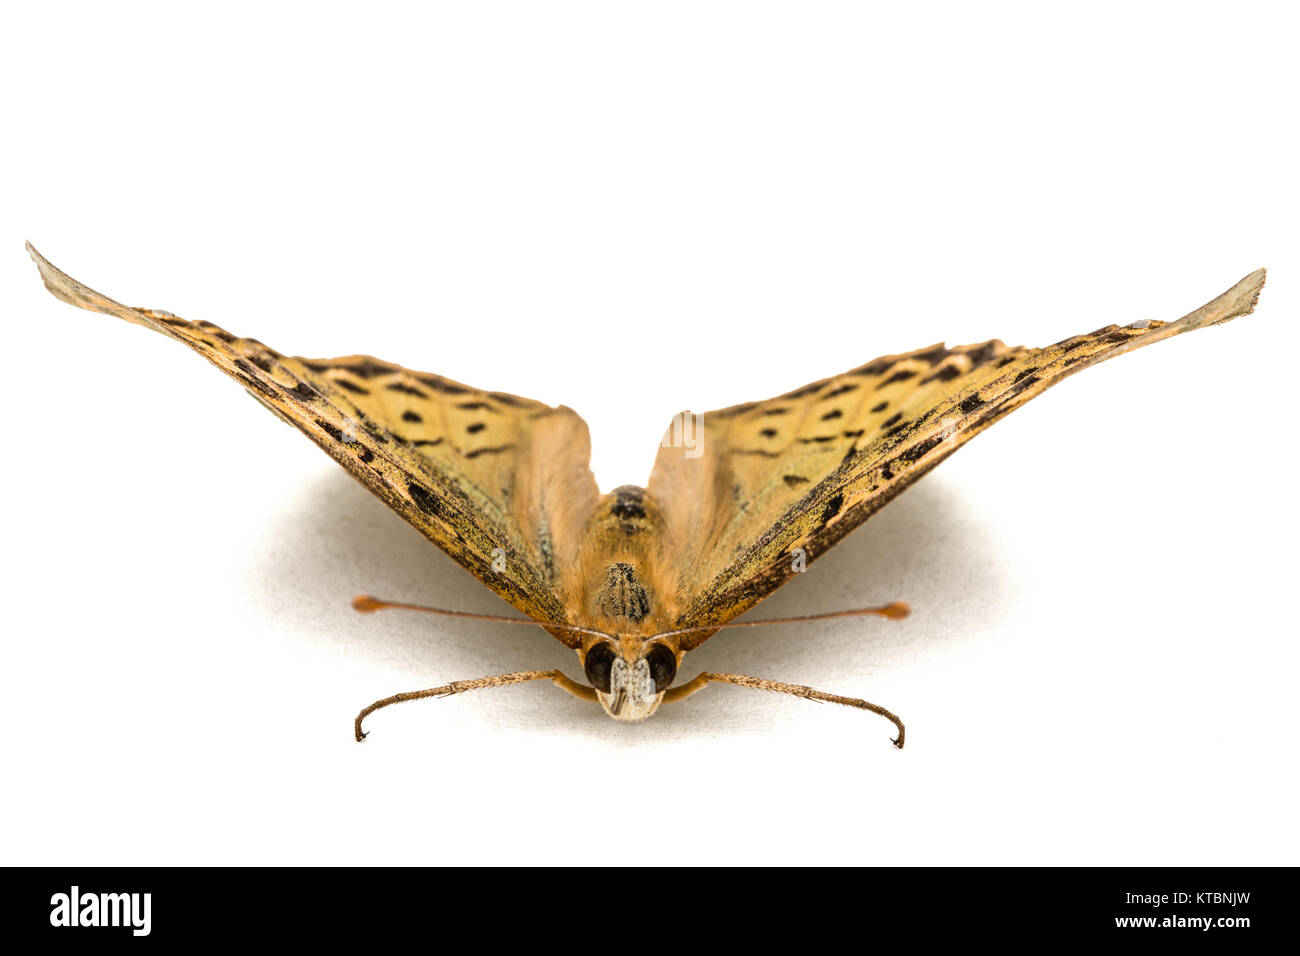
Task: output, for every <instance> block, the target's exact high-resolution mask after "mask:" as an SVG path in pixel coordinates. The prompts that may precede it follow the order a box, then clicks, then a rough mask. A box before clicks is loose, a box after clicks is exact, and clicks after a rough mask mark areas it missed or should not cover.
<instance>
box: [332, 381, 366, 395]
mask: <svg viewBox="0 0 1300 956" xmlns="http://www.w3.org/2000/svg"><path fill="white" fill-rule="evenodd" d="M330 381H331V382H333V383H334V384H335V385H337V386H339V387H340V388H342V389H345V390H347V391H349V392H353V393H355V394H357V395H369V394H370V389H368V388H362V387H361V386H360V385H355V384H353V383H352V382H349V381H348V380H347V379H346V378H332V379H330Z"/></svg>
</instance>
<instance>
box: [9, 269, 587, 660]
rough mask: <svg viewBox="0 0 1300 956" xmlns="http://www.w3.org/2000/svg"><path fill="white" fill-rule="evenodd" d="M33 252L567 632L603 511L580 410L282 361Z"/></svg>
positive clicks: (68, 295)
mask: <svg viewBox="0 0 1300 956" xmlns="http://www.w3.org/2000/svg"><path fill="white" fill-rule="evenodd" d="M27 249H28V252H29V253H30V254H31V256H32V258H33V259H34V260H35V261H36V264H37V267H38V268H39V269H40V272H41V277H42V278H43V279H44V280H45V285H46V287H47V288H48V289H49V290H50V292H52V293H53V294H54V295H55V296H57V297H58V298H60V299H62V300H63V301H65V302H69V303H71V304H72V305H75V306H78V307H79V308H83V309H89V310H91V311H97V312H103V313H106V314H108V315H115V316H117V317H118V318H122V319H125V320H127V321H128V322H134V323H136V324H138V325H144V326H147V327H149V328H151V329H153V330H155V331H157V332H161V333H163V334H164V335H166V336H168V337H170V338H173V339H176V340H178V341H180V342H183V343H184V344H185V345H188V346H189V347H190V348H192V349H193V350H194V351H196V352H198V353H199V354H200V355H202V356H203V357H204V358H206V359H207V360H208V361H210V362H211V363H212V364H213V365H215V366H217V368H219V369H221V370H222V371H223V372H225V373H226V374H227V375H229V376H230V377H231V378H233V379H235V380H237V381H238V382H239V383H240V384H242V385H243V386H244V387H245V388H246V389H247V390H248V391H249V393H250V394H251V395H252V396H253V397H254V398H256V399H257V400H258V401H260V402H261V403H262V404H263V405H265V406H266V407H267V408H269V409H270V410H271V411H273V412H274V413H275V414H276V415H278V416H279V417H280V418H281V419H283V420H284V421H286V422H288V423H289V424H290V425H293V426H294V427H295V428H297V429H298V430H299V431H301V432H302V433H303V434H305V435H306V436H307V437H308V438H310V439H311V440H312V441H314V442H315V443H316V444H317V445H319V446H320V447H321V448H322V449H324V451H325V452H326V453H327V454H329V455H330V457H332V458H333V459H334V460H335V461H337V462H338V463H339V464H340V465H342V466H343V467H344V468H346V469H347V470H348V472H350V473H351V474H352V475H353V477H355V478H357V479H358V480H359V481H360V482H361V483H362V484H363V485H365V486H366V487H367V488H368V489H370V491H372V492H374V494H376V495H378V496H379V497H380V498H381V499H383V501H384V503H385V504H387V505H388V506H389V507H390V508H392V509H393V510H394V511H396V512H397V513H398V514H400V515H401V516H402V517H403V518H405V519H406V520H407V521H408V522H410V523H411V524H412V525H414V526H415V527H416V528H418V529H419V530H420V531H421V532H422V533H423V534H424V535H425V536H426V537H428V538H429V539H430V540H432V541H433V542H434V543H435V544H437V545H438V546H439V547H441V548H442V549H443V550H444V551H446V552H447V553H448V554H449V555H450V556H451V557H452V558H453V559H455V560H456V561H457V562H458V563H459V564H460V565H461V566H463V567H464V568H466V569H467V570H469V571H470V572H471V573H472V574H474V575H475V576H476V577H477V578H479V580H481V581H482V582H483V583H484V584H486V585H487V586H488V587H490V588H491V589H492V590H493V591H495V592H496V593H497V594H499V595H500V596H501V597H503V598H505V599H506V600H507V601H509V602H510V603H511V604H513V605H514V606H515V607H516V608H518V609H519V610H520V611H522V612H524V613H525V614H527V615H528V616H529V617H532V618H533V619H535V620H538V621H545V622H552V623H565V622H568V613H567V611H566V608H565V605H564V602H563V601H562V600H561V599H560V598H559V596H558V595H557V588H558V572H557V569H558V568H562V567H566V566H568V565H570V564H571V563H572V562H573V561H574V559H575V555H576V551H577V548H578V547H579V539H578V533H579V530H580V529H581V527H582V524H583V522H584V521H585V519H586V517H587V516H588V515H589V514H590V512H591V510H592V509H593V508H594V507H595V503H596V501H597V499H598V498H599V491H598V489H597V486H596V482H595V479H594V478H593V477H592V474H591V470H590V468H589V467H588V461H589V457H590V447H591V446H590V439H589V437H588V433H587V426H586V423H585V422H583V420H582V419H581V418H579V417H578V416H577V414H575V413H574V412H573V411H572V410H571V409H568V408H564V407H559V408H553V407H551V406H548V405H544V404H542V403H540V402H535V401H532V400H531V399H526V398H519V397H517V396H514V395H507V394H504V393H501V392H484V391H481V390H479V389H475V388H471V387H469V386H467V385H462V384H460V383H458V382H453V381H451V380H450V379H445V378H441V377H439V376H437V375H429V374H425V373H422V372H412V371H409V370H407V369H404V368H402V367H401V366H398V365H392V364H390V363H387V362H381V361H379V360H377V359H373V358H370V357H368V356H360V355H354V356H349V357H346V358H335V359H303V358H295V357H288V356H284V355H281V354H280V353H279V352H276V351H275V350H274V349H271V348H269V347H267V346H265V345H263V344H262V343H261V342H259V341H257V340H256V339H249V338H238V337H236V336H234V335H231V334H230V333H228V332H226V331H225V330H224V329H221V328H218V327H217V326H215V325H212V324H211V323H209V322H202V321H200V322H190V321H186V320H185V319H181V318H178V317H177V316H174V315H172V314H171V313H168V312H162V311H158V310H153V309H136V308H130V307H128V306H124V305H121V304H120V303H118V302H114V301H113V300H112V299H109V298H107V297H106V296H103V295H100V294H99V293H98V292H95V291H94V290H92V289H89V288H87V287H86V286H84V285H82V284H81V283H80V282H77V281H76V280H75V279H73V278H71V277H70V276H68V275H66V274H65V273H63V272H61V271H59V270H58V269H56V268H55V267H54V266H53V265H51V264H50V263H49V262H48V261H47V260H46V259H45V258H44V257H43V256H41V255H40V253H38V252H37V251H36V250H35V249H33V248H32V247H31V246H30V245H28V247H27ZM501 559H504V562H505V564H504V570H501V571H498V570H496V568H499V567H501ZM552 633H553V634H555V636H556V637H558V638H560V639H561V640H562V641H564V642H566V643H569V642H571V641H572V634H571V633H565V632H562V631H552Z"/></svg>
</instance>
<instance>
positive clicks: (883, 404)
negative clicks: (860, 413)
mask: <svg viewBox="0 0 1300 956" xmlns="http://www.w3.org/2000/svg"><path fill="white" fill-rule="evenodd" d="M888 407H889V402H881V403H880V404H879V405H873V406H872V407H871V414H873V415H874V414H876V413H877V412H883V411H884V410H885V409H886V408H888Z"/></svg>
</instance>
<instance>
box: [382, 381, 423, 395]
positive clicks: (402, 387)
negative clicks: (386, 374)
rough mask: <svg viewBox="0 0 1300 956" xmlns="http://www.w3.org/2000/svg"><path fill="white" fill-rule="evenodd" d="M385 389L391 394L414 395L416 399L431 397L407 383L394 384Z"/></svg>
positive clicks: (386, 386)
mask: <svg viewBox="0 0 1300 956" xmlns="http://www.w3.org/2000/svg"><path fill="white" fill-rule="evenodd" d="M384 388H386V389H388V390H389V391H390V392H401V393H402V394H403V395H414V396H415V397H416V398H428V397H429V396H428V395H426V394H425V393H424V392H422V391H420V390H419V389H418V388H416V387H415V386H414V385H407V384H406V383H405V382H393V383H392V384H391V385H385V386H384Z"/></svg>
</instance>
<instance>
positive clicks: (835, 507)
mask: <svg viewBox="0 0 1300 956" xmlns="http://www.w3.org/2000/svg"><path fill="white" fill-rule="evenodd" d="M843 505H844V493H843V492H840V493H839V494H837V495H836V496H835V497H834V498H832V499H831V500H830V501H828V502H826V510H824V511H823V512H822V524H825V523H826V522H828V521H830V520H831V519H832V518H834V517H835V516H836V515H837V514H839V513H840V508H841V507H843Z"/></svg>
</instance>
